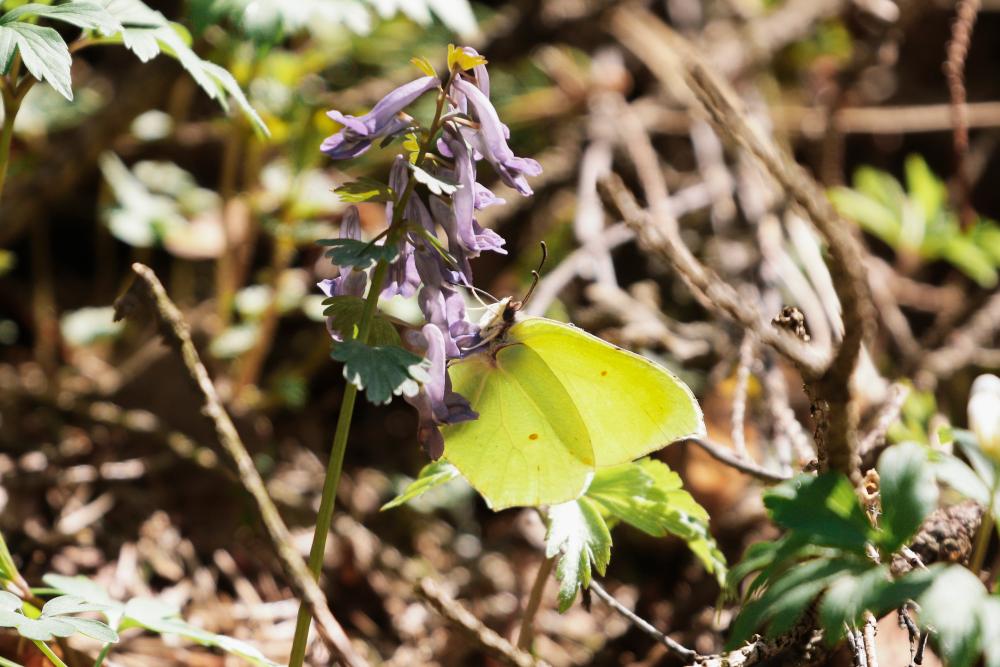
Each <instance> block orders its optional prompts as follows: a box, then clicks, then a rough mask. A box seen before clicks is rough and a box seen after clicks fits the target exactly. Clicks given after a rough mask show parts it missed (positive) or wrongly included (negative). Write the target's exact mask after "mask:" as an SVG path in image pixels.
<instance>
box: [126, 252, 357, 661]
mask: <svg viewBox="0 0 1000 667" xmlns="http://www.w3.org/2000/svg"><path fill="white" fill-rule="evenodd" d="M132 271H134V272H135V275H136V280H135V281H133V283H132V285H131V286H130V287H129V289H128V291H127V292H126V293H125V294H124V295H122V296H121V297H119V299H118V300H117V301H116V302H115V318H116V319H122V318H124V317H132V318H134V319H139V317H140V316H141V314H142V310H143V309H150V310H152V315H153V317H154V319H155V321H156V323H157V325H158V328H159V330H160V334H161V335H162V336H163V337H164V339H165V340H166V341H167V343H168V344H169V345H170V346H171V347H172V348H173V349H174V350H175V351H176V352H177V353H178V354H179V355H180V357H181V360H182V361H183V362H184V366H185V368H186V369H187V372H188V374H189V376H190V377H191V380H192V381H193V382H194V384H195V386H196V387H197V388H198V390H199V391H200V393H201V396H202V400H203V408H202V409H203V411H204V413H205V415H206V416H208V417H209V419H211V420H212V423H213V425H214V426H215V433H216V437H218V439H219V443H220V444H221V445H222V448H223V449H224V450H225V451H226V453H227V454H228V455H229V457H230V458H231V459H232V461H233V463H234V464H235V465H236V469H237V472H238V474H239V477H240V481H241V482H242V484H243V486H244V488H245V489H246V490H247V491H248V492H249V493H250V495H251V496H252V497H253V499H254V501H255V502H256V504H257V510H258V511H259V512H260V515H261V519H262V520H263V522H264V526H265V528H266V529H267V532H268V536H269V537H270V538H271V542H272V544H273V546H274V549H275V552H276V553H277V556H278V559H279V561H280V562H281V565H282V569H284V571H285V576H286V577H287V578H288V580H289V583H290V584H291V586H292V588H293V589H295V592H296V594H297V595H298V596H299V597H300V598H301V599H302V600H303V602H304V603H305V604H306V605H307V606H308V607H309V609H310V611H311V613H312V615H313V618H315V619H316V626H317V630H318V632H319V635H320V637H321V638H322V639H323V641H324V643H325V644H326V645H327V646H328V647H329V649H330V650H331V652H333V654H334V655H335V656H337V658H338V659H339V660H340V661H341V662H343V664H345V665H348V666H350V667H361V666H363V665H367V664H368V661H367V660H365V659H364V658H362V657H361V655H359V654H358V653H357V651H355V649H354V647H353V646H352V645H351V642H350V639H348V637H347V634H346V633H345V632H344V630H343V628H342V627H341V626H340V624H339V623H338V622H337V619H336V618H334V616H333V613H332V612H331V611H330V609H329V606H328V604H327V600H326V596H325V595H324V594H323V591H322V590H321V589H320V587H319V584H317V583H316V581H314V580H313V578H312V577H311V576H309V571H308V570H307V569H306V564H305V561H304V560H303V559H302V556H301V554H299V552H298V550H297V549H296V548H295V546H294V544H293V542H292V536H291V534H290V533H289V531H288V527H287V526H286V525H285V522H284V521H283V520H282V518H281V515H280V514H279V513H278V509H277V508H276V507H275V506H274V502H273V501H272V500H271V498H270V496H269V495H268V493H267V488H266V487H265V485H264V480H263V479H261V476H260V473H259V472H258V471H257V468H256V466H255V465H254V463H253V459H252V458H251V457H250V454H249V452H247V449H246V446H245V445H244V444H243V441H242V439H241V438H240V435H239V433H238V432H237V431H236V427H235V426H234V425H233V422H232V420H231V419H230V418H229V414H228V413H227V412H226V409H225V407H223V405H222V401H221V400H220V399H219V395H218V393H217V392H216V390H215V385H213V384H212V380H211V378H210V377H209V375H208V371H207V370H205V366H204V364H202V362H201V359H200V358H199V356H198V351H197V349H196V348H195V346H194V343H193V342H192V341H191V334H190V332H189V331H188V326H187V324H186V323H185V322H184V319H183V317H182V315H181V313H180V311H179V310H178V309H177V306H175V305H174V303H173V302H172V301H171V300H170V297H168V296H167V293H166V290H164V289H163V285H162V284H161V283H160V281H159V279H158V278H157V277H156V274H155V273H153V270H152V269H150V268H149V267H148V266H144V265H143V264H139V263H136V264H133V265H132ZM147 312H148V311H147Z"/></svg>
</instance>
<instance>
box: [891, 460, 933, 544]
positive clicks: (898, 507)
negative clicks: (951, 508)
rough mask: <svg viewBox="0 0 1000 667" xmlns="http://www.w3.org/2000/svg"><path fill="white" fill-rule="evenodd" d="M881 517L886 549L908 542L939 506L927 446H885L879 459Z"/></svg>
mask: <svg viewBox="0 0 1000 667" xmlns="http://www.w3.org/2000/svg"><path fill="white" fill-rule="evenodd" d="M878 474H879V489H880V495H881V500H882V518H881V520H880V522H879V525H880V527H881V531H880V536H879V543H880V545H881V546H882V548H883V549H884V550H885V552H886V553H892V552H894V551H896V550H897V549H899V548H900V547H901V546H903V545H904V544H906V543H907V542H908V541H909V540H910V538H911V537H913V534H914V533H915V532H917V529H918V528H920V524H921V523H922V522H923V520H924V517H926V516H927V515H928V514H930V513H931V512H932V511H934V509H935V508H936V507H937V501H938V488H937V484H935V482H934V471H933V470H932V469H931V466H930V465H929V464H928V462H927V450H926V448H924V447H922V446H921V445H918V444H916V443H914V442H904V443H900V444H898V445H893V446H892V447H889V448H888V449H886V450H885V451H884V452H883V453H882V456H880V457H879V461H878Z"/></svg>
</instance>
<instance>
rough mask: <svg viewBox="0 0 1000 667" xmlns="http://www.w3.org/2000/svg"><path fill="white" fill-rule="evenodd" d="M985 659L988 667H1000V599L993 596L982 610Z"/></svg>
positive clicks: (984, 604)
mask: <svg viewBox="0 0 1000 667" xmlns="http://www.w3.org/2000/svg"><path fill="white" fill-rule="evenodd" d="M980 619H981V620H980V622H979V625H980V627H982V629H983V630H982V632H983V657H984V662H985V666H986V667H1000V597H997V596H996V595H991V596H990V597H989V598H988V599H987V600H985V601H984V602H983V607H982V609H981V610H980Z"/></svg>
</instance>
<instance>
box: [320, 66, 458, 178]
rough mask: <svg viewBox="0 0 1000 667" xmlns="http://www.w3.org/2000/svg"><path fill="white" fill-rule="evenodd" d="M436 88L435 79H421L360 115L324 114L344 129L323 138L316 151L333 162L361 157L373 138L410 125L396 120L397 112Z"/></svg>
mask: <svg viewBox="0 0 1000 667" xmlns="http://www.w3.org/2000/svg"><path fill="white" fill-rule="evenodd" d="M438 85H439V82H438V80H437V77H433V76H425V77H422V78H420V79H417V80H415V81H411V82H409V83H407V84H403V85H402V86H400V87H399V88H396V89H395V90H393V91H392V92H391V93H389V94H388V95H386V96H385V97H383V98H382V99H381V100H379V102H378V104H376V105H375V107H374V108H373V109H372V110H371V111H369V112H368V113H366V114H365V115H363V116H348V115H345V114H342V113H340V112H339V111H329V112H327V114H326V115H327V116H329V117H330V118H332V119H333V120H335V121H337V122H338V123H341V124H342V125H343V126H344V127H343V129H341V130H340V132H337V133H336V134H334V135H332V136H329V137H327V138H326V140H325V141H324V142H323V145H322V146H321V147H320V150H321V151H323V152H324V153H326V154H327V155H328V156H329V157H331V158H333V159H334V160H343V159H345V158H352V157H357V156H358V155H361V154H362V153H364V152H365V151H367V150H368V149H369V148H370V147H371V145H372V142H373V141H375V140H376V139H378V138H380V137H384V136H387V135H390V136H391V135H393V134H397V133H399V132H401V131H402V130H404V129H406V128H407V127H408V126H409V124H410V123H409V120H407V119H404V118H400V116H399V114H400V112H401V111H402V110H403V109H405V108H406V107H408V106H409V105H410V104H412V103H413V102H414V100H416V99H417V98H418V97H420V96H421V95H423V94H424V93H426V92H427V91H429V90H432V89H433V88H436V87H437V86H438Z"/></svg>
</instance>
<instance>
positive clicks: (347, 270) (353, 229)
mask: <svg viewBox="0 0 1000 667" xmlns="http://www.w3.org/2000/svg"><path fill="white" fill-rule="evenodd" d="M340 238H342V239H354V240H355V241H360V240H361V218H360V217H359V216H358V207H357V206H351V207H349V208H348V209H347V210H346V211H344V217H343V218H341V220H340ZM367 285H368V275H367V274H366V273H365V272H364V271H358V270H355V269H354V268H352V267H350V266H342V267H340V275H339V276H337V277H336V278H328V279H326V280H321V281H320V282H319V283H318V284H317V286H318V287H319V288H320V289H321V290H323V294H326V295H327V296H364V293H365V287H367Z"/></svg>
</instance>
